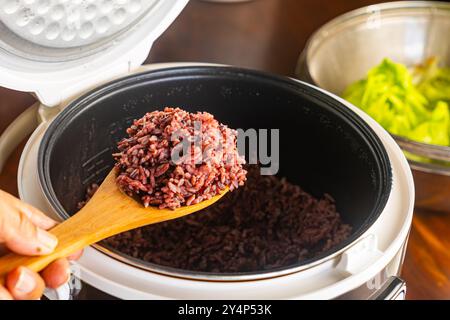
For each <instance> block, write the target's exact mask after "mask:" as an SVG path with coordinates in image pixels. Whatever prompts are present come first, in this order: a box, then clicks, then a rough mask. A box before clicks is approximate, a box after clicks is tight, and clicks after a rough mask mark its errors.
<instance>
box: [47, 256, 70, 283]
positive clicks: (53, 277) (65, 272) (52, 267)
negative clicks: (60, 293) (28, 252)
mask: <svg viewBox="0 0 450 320" xmlns="http://www.w3.org/2000/svg"><path fill="white" fill-rule="evenodd" d="M41 277H42V279H44V281H45V284H46V286H47V287H49V288H52V289H56V288H58V287H60V286H62V285H63V284H64V283H66V282H67V281H69V278H70V264H69V261H67V259H58V260H56V261H54V262H52V263H51V264H49V265H48V267H47V268H45V269H44V270H43V271H41Z"/></svg>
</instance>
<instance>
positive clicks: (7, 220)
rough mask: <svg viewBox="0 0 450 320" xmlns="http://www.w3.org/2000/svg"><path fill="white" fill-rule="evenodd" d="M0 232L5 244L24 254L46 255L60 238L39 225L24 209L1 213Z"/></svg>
mask: <svg viewBox="0 0 450 320" xmlns="http://www.w3.org/2000/svg"><path fill="white" fill-rule="evenodd" d="M1 219H3V220H4V221H0V228H1V229H3V230H0V234H1V235H2V238H3V241H4V244H5V246H6V247H7V248H8V249H9V250H11V251H13V252H15V253H18V254H22V255H45V254H49V253H51V252H52V251H53V250H54V249H55V247H56V245H57V244H58V239H57V238H56V237H55V236H54V235H52V234H51V233H49V232H47V231H45V230H43V229H41V228H39V227H37V226H36V225H34V224H33V223H32V222H31V220H30V219H29V217H28V215H27V214H26V213H24V212H22V211H14V210H13V211H9V212H7V213H6V214H3V215H0V220H1Z"/></svg>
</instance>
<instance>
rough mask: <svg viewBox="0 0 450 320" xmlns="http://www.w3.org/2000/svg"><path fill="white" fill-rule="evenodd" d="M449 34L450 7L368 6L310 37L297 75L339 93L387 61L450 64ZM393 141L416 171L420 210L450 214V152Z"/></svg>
mask: <svg viewBox="0 0 450 320" xmlns="http://www.w3.org/2000/svg"><path fill="white" fill-rule="evenodd" d="M449 34H450V3H445V2H434V1H402V2H390V3H384V4H377V5H371V6H367V7H363V8H361V9H357V10H354V11H351V12H348V13H346V14H344V15H341V16H339V17H337V18H335V19H333V20H332V21H330V22H328V23H327V24H325V25H324V26H322V27H321V28H320V29H319V30H317V31H316V32H315V33H314V34H313V35H312V36H311V38H310V39H309V41H308V42H307V44H306V47H305V50H304V51H303V52H302V54H301V55H300V58H299V61H298V64H297V68H296V75H297V77H298V78H300V79H301V80H304V81H307V82H310V83H313V84H315V85H317V86H319V87H321V88H323V89H325V90H327V91H330V92H332V93H334V94H337V95H340V94H342V92H343V91H344V90H345V88H346V87H347V86H348V85H350V84H351V83H353V82H355V81H357V80H360V79H362V78H364V77H365V76H366V74H367V71H368V70H369V69H370V68H372V67H374V66H376V65H378V64H379V63H380V62H381V61H382V60H383V58H386V57H387V58H390V59H392V60H393V61H396V62H400V63H403V64H405V65H408V66H413V65H417V64H420V63H421V62H423V61H425V60H426V59H427V58H429V57H438V58H439V61H440V63H441V64H442V65H445V66H450V38H449V36H448V35H449ZM394 138H395V140H396V141H397V143H398V144H399V145H400V147H401V148H402V149H403V150H404V151H405V154H406V155H407V157H408V159H409V162H410V165H411V168H412V169H413V173H414V178H415V187H416V207H418V208H423V209H429V210H434V211H445V212H450V148H449V147H444V146H435V145H429V144H425V143H419V142H415V141H412V140H409V139H406V138H402V137H398V136H394ZM418 157H420V161H417V159H418Z"/></svg>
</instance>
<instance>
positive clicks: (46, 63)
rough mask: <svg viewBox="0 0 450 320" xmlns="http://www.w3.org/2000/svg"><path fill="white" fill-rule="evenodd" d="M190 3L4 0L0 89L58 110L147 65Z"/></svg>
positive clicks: (0, 25) (183, 0) (0, 10)
mask: <svg viewBox="0 0 450 320" xmlns="http://www.w3.org/2000/svg"><path fill="white" fill-rule="evenodd" d="M187 2H188V0H0V34H1V37H0V86H5V87H8V88H12V89H15V90H21V91H30V92H35V93H36V95H37V96H38V98H39V99H40V100H41V102H43V103H44V104H47V105H56V104H58V103H59V102H60V101H62V100H63V99H65V98H67V97H70V96H72V95H73V94H75V93H77V92H80V91H82V90H84V89H86V88H89V87H90V86H92V85H93V84H95V83H99V82H102V81H107V80H108V79H110V78H112V77H114V76H116V75H119V74H123V73H125V72H126V71H128V70H130V69H133V68H135V67H137V66H139V65H140V64H141V63H142V62H143V61H144V60H145V58H146V56H147V55H148V51H149V50H150V47H151V45H152V43H153V41H154V40H155V39H156V38H158V37H159V36H160V35H161V33H162V32H164V31H165V29H166V28H167V27H168V26H169V25H170V24H171V23H172V22H173V20H175V18H176V17H177V16H178V14H179V13H180V12H181V11H182V9H183V8H184V6H185V5H186V4H187ZM72 87H73V88H72Z"/></svg>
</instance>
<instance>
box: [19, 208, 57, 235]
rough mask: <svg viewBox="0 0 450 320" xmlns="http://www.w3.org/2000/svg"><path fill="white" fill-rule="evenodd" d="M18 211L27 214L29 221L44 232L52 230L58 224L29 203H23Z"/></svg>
mask: <svg viewBox="0 0 450 320" xmlns="http://www.w3.org/2000/svg"><path fill="white" fill-rule="evenodd" d="M18 209H19V210H20V211H22V212H23V213H25V215H26V216H27V217H28V219H30V220H31V222H32V223H34V224H35V225H36V226H38V227H39V228H42V229H44V230H48V229H51V228H53V227H54V226H55V225H56V224H57V222H56V221H55V220H53V219H51V218H50V217H48V216H47V215H45V214H44V213H43V212H41V211H40V210H39V209H36V208H35V207H33V206H30V205H29V204H27V203H24V202H21V203H20V205H19V207H18Z"/></svg>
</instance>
